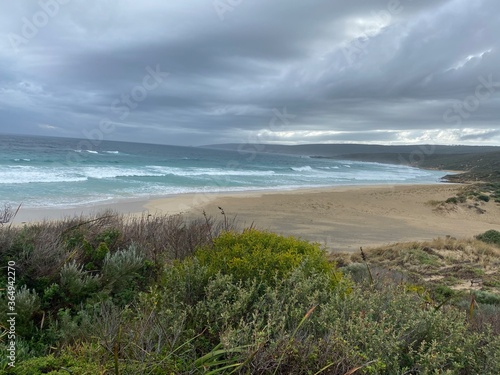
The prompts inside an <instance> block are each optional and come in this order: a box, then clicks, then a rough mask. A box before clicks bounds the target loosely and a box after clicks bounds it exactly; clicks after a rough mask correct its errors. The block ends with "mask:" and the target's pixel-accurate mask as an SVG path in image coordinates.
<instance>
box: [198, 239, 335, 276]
mask: <svg viewBox="0 0 500 375" xmlns="http://www.w3.org/2000/svg"><path fill="white" fill-rule="evenodd" d="M195 256H196V259H198V261H199V262H200V265H201V266H205V267H206V268H207V270H208V273H209V274H210V275H215V274H217V273H219V272H220V273H222V274H226V275H232V276H233V277H234V279H235V280H250V279H257V280H259V281H260V282H262V283H264V284H266V285H273V284H275V283H276V280H279V279H282V278H285V277H286V276H287V275H288V274H289V273H290V272H292V271H293V270H294V269H296V268H297V267H299V266H302V267H303V269H304V270H305V271H306V272H307V273H309V274H315V273H326V274H329V275H330V276H331V279H332V285H334V284H335V281H336V280H337V278H338V277H339V276H340V275H339V273H338V272H337V271H336V269H335V266H334V265H333V264H332V263H330V262H328V260H327V259H326V256H325V253H324V251H323V250H321V248H320V247H319V245H318V244H312V243H309V242H306V241H302V240H298V239H296V238H293V237H283V236H279V235H277V234H274V233H268V232H261V231H257V230H246V231H244V232H243V233H241V234H237V233H234V232H226V233H223V234H221V235H220V236H219V237H217V238H216V239H215V240H214V242H213V246H206V247H205V248H202V249H200V250H199V251H197V252H196V255H195Z"/></svg>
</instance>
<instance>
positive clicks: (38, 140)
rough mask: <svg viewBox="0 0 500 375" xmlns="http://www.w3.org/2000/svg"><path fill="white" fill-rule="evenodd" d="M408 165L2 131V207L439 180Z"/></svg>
mask: <svg viewBox="0 0 500 375" xmlns="http://www.w3.org/2000/svg"><path fill="white" fill-rule="evenodd" d="M445 174H446V173H445V172H442V171H431V170H422V169H416V168H411V167H407V166H403V165H387V164H379V163H364V162H354V161H348V160H343V161H339V160H331V159H317V158H310V157H307V156H302V157H301V156H293V155H281V154H279V155H278V154H266V153H248V152H238V151H228V150H214V149H207V148H199V147H178V146H166V145H153V144H140V143H128V142H114V141H102V142H95V141H94V142H90V141H89V140H78V139H66V138H48V137H31V136H11V135H0V207H3V205H4V204H9V205H11V206H13V207H16V206H17V205H19V204H22V205H23V207H25V208H73V207H84V206H92V205H97V204H105V203H114V202H119V201H123V200H132V199H150V198H157V197H162V196H171V195H175V194H184V193H215V192H236V191H255V190H288V189H300V188H313V187H330V186H342V185H376V184H408V183H411V184H424V183H438V182H440V179H441V178H442V177H443V176H444V175H445Z"/></svg>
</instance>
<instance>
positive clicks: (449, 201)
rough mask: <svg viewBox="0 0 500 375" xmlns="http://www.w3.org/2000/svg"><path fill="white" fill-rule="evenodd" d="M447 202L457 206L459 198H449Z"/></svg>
mask: <svg viewBox="0 0 500 375" xmlns="http://www.w3.org/2000/svg"><path fill="white" fill-rule="evenodd" d="M445 202H446V203H452V204H457V203H458V198H457V197H451V198H448V199H447V200H446V201H445Z"/></svg>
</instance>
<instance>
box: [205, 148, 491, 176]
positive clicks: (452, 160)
mask: <svg viewBox="0 0 500 375" xmlns="http://www.w3.org/2000/svg"><path fill="white" fill-rule="evenodd" d="M203 147H206V148H214V149H223V150H235V151H240V152H262V153H278V154H288V155H302V156H310V157H317V158H331V159H342V160H357V161H366V162H377V163H387V164H405V165H411V166H415V167H420V168H429V169H440V170H453V171H465V172H466V173H462V174H456V175H450V176H447V179H448V180H449V181H454V182H471V181H488V182H500V147H495V146H445V145H406V146H405V145H403V146H401V145H398V146H385V145H365V144H307V145H269V144H252V143H241V144H240V143H226V144H218V145H208V146H203Z"/></svg>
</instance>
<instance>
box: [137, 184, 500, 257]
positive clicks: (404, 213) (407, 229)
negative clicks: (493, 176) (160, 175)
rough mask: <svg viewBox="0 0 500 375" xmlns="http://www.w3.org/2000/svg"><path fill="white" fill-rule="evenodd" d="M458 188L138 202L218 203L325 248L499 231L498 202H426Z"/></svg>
mask: <svg viewBox="0 0 500 375" xmlns="http://www.w3.org/2000/svg"><path fill="white" fill-rule="evenodd" d="M460 189H461V186H460V185H454V184H439V185H411V186H410V185H404V186H402V185H396V186H369V187H338V188H328V189H309V190H295V191H283V192H265V193H262V192H260V193H244V194H232V195H220V196H217V195H192V196H185V197H182V198H172V199H170V198H169V199H160V200H153V201H151V202H149V203H148V204H146V206H145V207H146V208H147V209H148V210H149V211H151V212H157V213H175V212H179V211H183V212H185V213H187V214H188V215H192V216H196V215H198V216H201V215H202V212H203V211H205V212H206V213H207V214H208V215H214V216H219V217H220V216H221V213H220V209H219V208H218V207H222V208H223V209H224V212H225V214H226V216H227V217H228V218H232V217H234V216H236V219H237V222H238V223H239V224H241V225H243V226H250V225H254V226H255V227H256V228H258V229H265V230H269V231H273V232H276V233H280V234H284V235H293V236H298V237H301V238H303V239H307V240H311V241H315V242H319V243H320V244H322V245H325V246H326V248H327V249H328V250H330V251H357V250H359V247H360V246H363V247H373V246H379V245H386V244H389V243H393V242H403V241H421V240H432V239H434V238H437V237H446V236H452V237H456V238H462V237H471V236H474V235H477V234H479V233H482V232H484V231H486V230H489V229H496V230H500V205H498V204H496V203H494V202H492V201H491V202H488V203H481V204H482V205H481V207H482V208H484V209H486V213H484V214H479V213H477V210H476V209H469V208H467V207H465V206H456V205H451V204H450V205H447V206H446V208H445V209H439V210H438V209H436V205H433V204H431V202H432V201H444V200H446V199H447V198H449V197H451V196H453V195H455V194H456V193H457V192H458V191H459V190H460ZM205 200H206V201H205ZM190 205H191V206H190Z"/></svg>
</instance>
